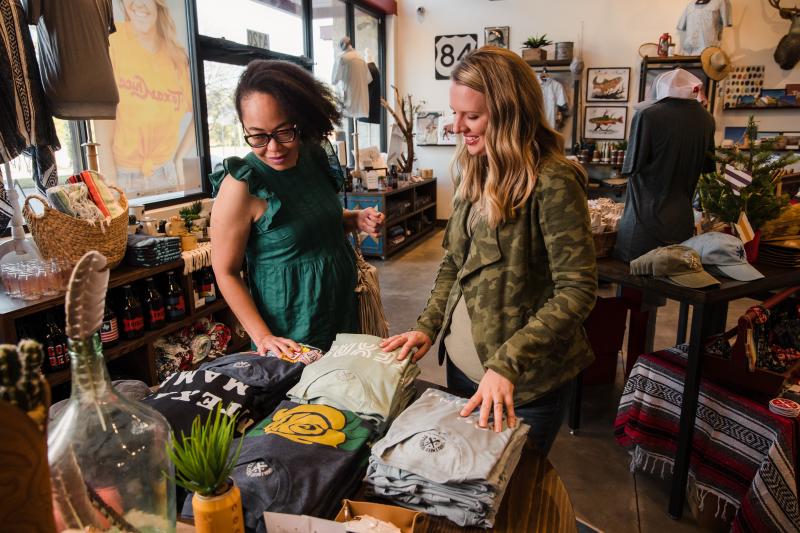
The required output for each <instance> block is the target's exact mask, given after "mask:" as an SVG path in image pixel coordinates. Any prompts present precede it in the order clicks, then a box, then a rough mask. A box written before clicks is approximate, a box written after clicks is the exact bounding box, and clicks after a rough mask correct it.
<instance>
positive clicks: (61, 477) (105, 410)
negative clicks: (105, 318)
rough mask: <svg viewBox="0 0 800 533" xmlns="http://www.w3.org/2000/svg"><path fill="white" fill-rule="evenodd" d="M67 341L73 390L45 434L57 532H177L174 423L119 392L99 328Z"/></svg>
mask: <svg viewBox="0 0 800 533" xmlns="http://www.w3.org/2000/svg"><path fill="white" fill-rule="evenodd" d="M68 346H69V354H70V358H71V366H72V394H71V395H70V398H69V402H68V403H67V406H66V407H65V408H64V410H63V411H62V412H61V413H60V414H59V415H58V417H57V418H56V419H55V421H54V422H53V423H52V424H51V425H50V430H49V432H48V438H47V448H48V454H47V458H48V462H49V464H50V476H51V481H52V487H53V508H54V513H55V516H56V529H57V531H63V530H65V529H68V528H72V529H80V530H83V529H84V528H88V527H89V526H91V527H92V529H94V528H96V529H99V530H100V531H107V530H108V531H141V532H155V531H167V532H174V531H175V483H174V481H173V479H174V477H173V474H174V470H173V465H172V462H171V461H170V460H169V457H168V456H167V446H168V445H169V444H170V438H171V437H170V427H169V424H168V423H167V421H166V420H165V419H164V417H163V416H161V415H160V414H159V413H158V412H156V411H155V410H153V409H151V408H150V407H147V406H146V405H144V404H142V403H138V402H131V401H129V400H127V399H125V398H124V397H123V396H121V395H120V394H118V393H117V391H116V390H114V387H113V386H112V385H111V381H110V379H109V376H108V370H107V369H106V364H105V360H104V358H103V351H102V345H101V343H100V336H99V335H98V334H97V333H95V334H94V335H92V336H91V337H90V338H89V339H87V340H85V341H82V340H77V339H72V338H70V339H69V340H68Z"/></svg>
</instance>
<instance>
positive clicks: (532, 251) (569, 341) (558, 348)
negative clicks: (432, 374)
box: [414, 163, 597, 405]
mask: <svg viewBox="0 0 800 533" xmlns="http://www.w3.org/2000/svg"><path fill="white" fill-rule="evenodd" d="M469 210H470V205H469V202H466V201H460V200H456V202H455V206H454V210H453V215H452V216H451V217H450V220H449V221H448V224H447V229H446V230H445V236H444V242H443V247H444V249H445V255H444V258H443V259H442V263H441V265H440V266H439V273H438V275H437V276H436V282H435V283H434V286H433V290H432V291H431V296H430V298H429V300H428V304H427V306H426V307H425V310H424V311H423V313H422V315H421V316H420V317H419V318H418V319H417V325H416V327H415V328H414V329H415V330H417V331H421V332H423V333H425V334H427V335H428V336H429V337H430V338H431V339H434V338H435V337H436V335H438V333H439V332H442V331H444V332H446V331H448V328H449V325H450V319H451V317H452V313H453V309H454V307H455V304H456V303H457V302H458V299H459V298H460V297H461V296H462V294H463V296H464V300H465V303H466V305H467V309H468V311H469V316H470V318H471V320H472V337H473V339H474V341H475V348H476V350H477V352H478V355H479V357H480V358H481V361H482V363H483V366H484V367H485V368H487V369H489V368H490V369H492V370H494V371H495V372H497V373H499V374H501V375H502V376H504V377H506V378H508V379H509V380H510V381H511V382H512V383H514V384H515V389H514V401H515V403H516V404H517V405H520V404H524V403H527V402H529V401H531V400H533V399H536V398H538V397H540V396H542V395H544V394H545V393H547V392H548V391H551V390H553V389H555V388H556V387H558V386H559V385H561V384H563V383H565V382H567V381H568V380H569V379H571V378H573V377H575V376H576V375H577V374H578V372H580V371H581V370H583V369H584V368H586V367H587V366H588V365H589V364H590V363H591V362H592V360H593V359H594V355H593V354H592V350H591V348H590V347H589V342H588V340H587V338H586V332H585V331H584V329H583V322H584V321H585V320H586V318H587V317H588V315H589V312H590V311H591V310H592V307H593V306H594V303H595V294H596V291H597V265H596V262H595V252H594V241H593V239H592V235H591V230H590V225H589V213H588V206H587V201H586V182H585V180H584V179H582V178H580V177H579V176H578V175H577V174H576V173H575V172H574V170H572V169H570V168H568V167H565V166H563V165H556V164H555V163H553V164H549V165H545V166H543V168H542V169H541V171H540V172H539V176H538V179H537V183H536V186H535V189H534V192H533V194H532V195H531V199H530V200H529V201H528V203H527V204H526V205H525V206H524V207H523V208H521V209H520V210H518V212H517V213H516V216H515V217H514V218H513V219H511V220H509V221H507V222H505V223H504V224H501V225H500V226H499V227H498V228H496V229H492V228H490V227H489V225H488V224H487V223H486V222H485V220H484V219H480V220H479V222H478V224H477V226H476V228H475V232H474V234H473V237H472V240H471V242H470V239H469V237H468V235H467V232H466V223H467V216H468V214H469ZM441 344H442V345H443V344H444V343H441ZM443 354H444V351H443V349H440V353H439V364H441V363H442V362H443Z"/></svg>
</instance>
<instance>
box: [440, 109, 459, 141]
mask: <svg viewBox="0 0 800 533" xmlns="http://www.w3.org/2000/svg"><path fill="white" fill-rule="evenodd" d="M436 133H437V142H438V144H439V146H455V145H456V144H457V143H458V135H457V134H455V133H453V115H452V114H451V115H447V114H445V115H442V116H441V117H439V123H438V124H437V128H436Z"/></svg>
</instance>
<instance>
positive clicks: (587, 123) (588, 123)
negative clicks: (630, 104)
mask: <svg viewBox="0 0 800 533" xmlns="http://www.w3.org/2000/svg"><path fill="white" fill-rule="evenodd" d="M584 109H585V112H584V114H583V117H584V118H583V138H584V139H587V140H597V141H621V140H623V139H625V134H626V133H627V128H628V108H627V107H610V106H599V105H587V106H586V107H585V108H584Z"/></svg>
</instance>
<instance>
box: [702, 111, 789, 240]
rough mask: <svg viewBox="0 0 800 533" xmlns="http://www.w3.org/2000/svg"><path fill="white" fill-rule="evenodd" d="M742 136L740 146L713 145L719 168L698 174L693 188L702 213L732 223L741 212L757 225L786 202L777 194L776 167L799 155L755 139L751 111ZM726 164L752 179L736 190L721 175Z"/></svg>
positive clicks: (780, 167) (771, 140)
mask: <svg viewBox="0 0 800 533" xmlns="http://www.w3.org/2000/svg"><path fill="white" fill-rule="evenodd" d="M745 138H746V143H745V147H744V148H739V147H736V146H734V147H732V148H718V149H717V154H716V155H715V156H714V159H715V160H716V161H717V163H718V164H719V169H720V170H719V172H714V173H710V174H703V175H702V176H700V180H699V181H698V183H697V192H698V195H699V197H700V203H701V205H702V209H703V212H704V213H705V214H706V215H713V216H716V217H718V218H719V219H720V220H722V221H723V222H727V223H729V224H733V223H735V222H736V221H737V220H739V216H740V214H741V213H742V212H744V213H746V214H747V218H748V219H749V221H750V224H751V225H752V226H753V228H754V229H758V228H760V227H761V226H762V225H763V224H764V223H766V222H768V221H770V220H773V219H775V218H778V216H780V214H781V211H782V210H783V208H784V207H785V206H786V205H787V204H788V203H789V197H788V195H785V194H778V187H777V185H778V182H779V180H780V171H781V169H783V168H784V167H785V166H787V165H791V164H793V163H795V162H797V161H800V158H798V157H797V156H795V155H794V154H792V153H785V154H780V153H778V152H776V151H775V141H774V140H773V139H761V140H758V126H757V125H756V122H755V120H754V119H753V116H752V115H751V116H750V119H749V120H748V122H747V129H746V131H745ZM728 165H731V166H733V167H734V168H735V169H737V170H739V171H744V172H746V173H747V174H749V175H750V176H752V179H753V181H752V182H751V183H750V184H749V185H747V186H745V187H743V188H740V189H738V190H737V189H736V188H734V187H733V186H732V184H731V183H730V182H728V181H727V180H726V179H725V177H724V173H725V167H726V166H728ZM737 193H738V194H737Z"/></svg>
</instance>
